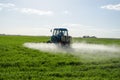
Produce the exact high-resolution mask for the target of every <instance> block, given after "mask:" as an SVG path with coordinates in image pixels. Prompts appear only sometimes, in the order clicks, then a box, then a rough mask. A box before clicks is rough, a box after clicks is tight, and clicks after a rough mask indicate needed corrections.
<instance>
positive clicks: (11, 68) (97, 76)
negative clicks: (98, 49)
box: [0, 36, 120, 80]
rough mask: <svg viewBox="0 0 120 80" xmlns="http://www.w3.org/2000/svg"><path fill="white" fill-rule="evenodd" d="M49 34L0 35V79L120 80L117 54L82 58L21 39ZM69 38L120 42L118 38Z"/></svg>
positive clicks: (106, 43)
mask: <svg viewBox="0 0 120 80" xmlns="http://www.w3.org/2000/svg"><path fill="white" fill-rule="evenodd" d="M48 40H49V37H35V36H0V80H120V58H114V59H113V58H112V59H108V60H103V61H99V62H96V61H92V62H89V61H86V60H85V61H84V60H82V59H81V58H79V57H76V56H73V55H72V54H51V53H50V52H42V51H38V50H34V49H29V48H25V47H24V46H23V44H24V43H25V42H46V41H48ZM73 41H75V42H76V41H77V42H86V43H94V44H105V45H113V44H114V45H117V46H120V39H102V38H101V39H92V38H91V39H89V38H86V39H82V38H74V39H73Z"/></svg>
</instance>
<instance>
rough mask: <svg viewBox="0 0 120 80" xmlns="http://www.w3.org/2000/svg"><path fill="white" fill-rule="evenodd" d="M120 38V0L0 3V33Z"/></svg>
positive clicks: (12, 0) (3, 0)
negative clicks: (59, 29) (56, 31)
mask: <svg viewBox="0 0 120 80" xmlns="http://www.w3.org/2000/svg"><path fill="white" fill-rule="evenodd" d="M57 27H65V28H67V29H68V30H69V34H70V35H71V36H77V37H82V36H84V35H89V36H93V35H94V36H96V37H103V38H120V0H0V34H3V33H4V34H17V35H45V36H48V35H51V34H52V33H51V32H50V29H53V28H57Z"/></svg>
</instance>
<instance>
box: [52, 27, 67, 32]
mask: <svg viewBox="0 0 120 80" xmlns="http://www.w3.org/2000/svg"><path fill="white" fill-rule="evenodd" d="M54 30H63V31H68V30H67V29H66V28H54Z"/></svg>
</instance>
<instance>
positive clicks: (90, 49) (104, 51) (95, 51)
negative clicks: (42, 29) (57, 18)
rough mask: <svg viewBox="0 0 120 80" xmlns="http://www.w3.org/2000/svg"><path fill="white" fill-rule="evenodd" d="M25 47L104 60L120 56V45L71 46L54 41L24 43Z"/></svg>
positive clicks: (77, 44) (76, 44) (84, 44)
mask: <svg viewBox="0 0 120 80" xmlns="http://www.w3.org/2000/svg"><path fill="white" fill-rule="evenodd" d="M24 46H25V47H28V48H31V49H37V50H40V51H44V52H51V53H55V54H57V53H66V54H72V55H74V56H77V57H81V58H83V59H92V60H95V59H97V60H103V59H111V58H118V57H120V47H117V46H108V45H102V44H88V43H73V44H71V47H70V48H66V47H60V46H59V45H56V44H52V43H24Z"/></svg>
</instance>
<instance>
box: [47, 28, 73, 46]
mask: <svg viewBox="0 0 120 80" xmlns="http://www.w3.org/2000/svg"><path fill="white" fill-rule="evenodd" d="M71 39H72V37H71V36H69V35H68V30H67V29H66V28H54V30H53V34H52V36H51V40H50V41H48V43H55V44H60V45H62V46H70V43H71Z"/></svg>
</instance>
